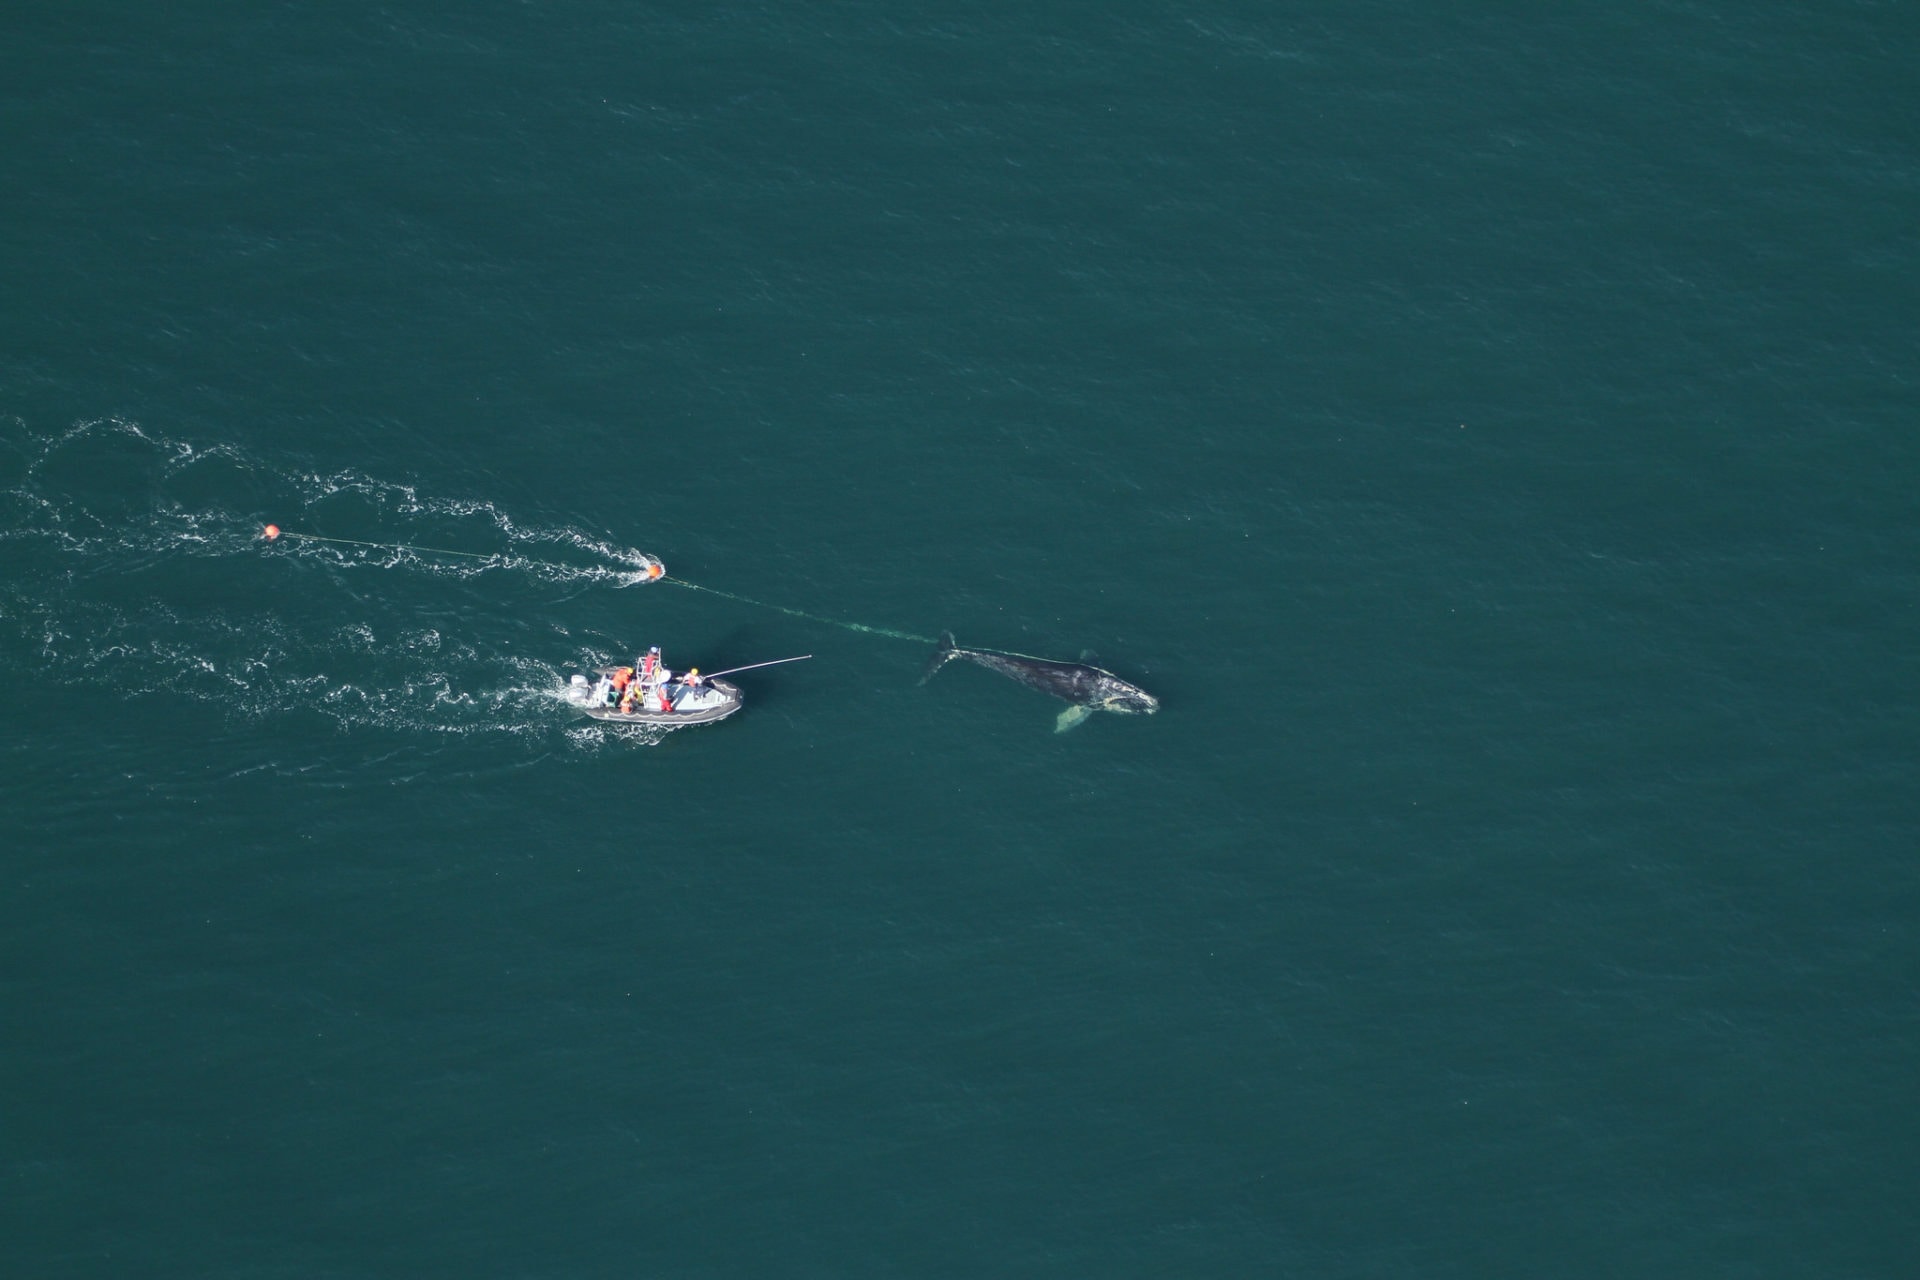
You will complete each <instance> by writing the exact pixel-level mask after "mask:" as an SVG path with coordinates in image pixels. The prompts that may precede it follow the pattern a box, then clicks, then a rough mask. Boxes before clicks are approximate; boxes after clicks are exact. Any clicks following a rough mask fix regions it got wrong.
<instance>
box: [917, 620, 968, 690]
mask: <svg viewBox="0 0 1920 1280" xmlns="http://www.w3.org/2000/svg"><path fill="white" fill-rule="evenodd" d="M959 653H960V646H959V645H956V644H955V643H954V642H953V632H951V631H942V632H941V633H940V644H939V647H938V648H936V649H935V650H934V651H933V656H932V657H931V658H928V659H927V669H926V670H925V671H922V672H921V673H920V683H921V684H925V683H926V682H927V681H929V680H931V679H933V678H934V676H936V675H938V674H939V672H940V668H942V667H944V666H946V665H947V664H948V663H949V662H951V661H953V660H954V658H956V657H958V656H959Z"/></svg>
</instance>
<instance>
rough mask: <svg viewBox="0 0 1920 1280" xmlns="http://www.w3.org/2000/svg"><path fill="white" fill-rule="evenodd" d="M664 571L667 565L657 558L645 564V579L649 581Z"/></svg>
mask: <svg viewBox="0 0 1920 1280" xmlns="http://www.w3.org/2000/svg"><path fill="white" fill-rule="evenodd" d="M666 571H667V566H665V565H663V564H661V563H660V562H659V561H658V560H655V561H654V562H653V563H652V564H650V565H648V566H647V580H648V581H649V582H651V581H652V580H653V579H655V578H658V577H660V576H662V575H663V574H665V573H666Z"/></svg>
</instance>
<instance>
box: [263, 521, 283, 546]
mask: <svg viewBox="0 0 1920 1280" xmlns="http://www.w3.org/2000/svg"><path fill="white" fill-rule="evenodd" d="M262 532H263V533H265V534H266V535H267V541H268V542H272V541H273V540H274V539H275V538H277V537H279V536H280V526H279V525H277V524H270V525H268V526H267V527H266V528H265V529H264V530H262Z"/></svg>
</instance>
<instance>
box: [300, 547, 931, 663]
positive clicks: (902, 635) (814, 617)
mask: <svg viewBox="0 0 1920 1280" xmlns="http://www.w3.org/2000/svg"><path fill="white" fill-rule="evenodd" d="M262 533H263V536H265V538H266V539H267V541H269V542H272V541H274V540H275V539H276V538H300V539H304V540H305V541H307V542H331V543H335V544H337V545H339V546H343V547H372V548H373V549H374V550H376V551H412V552H416V553H421V552H424V553H426V554H428V555H436V556H463V557H465V558H466V559H469V560H495V559H499V558H500V556H501V555H502V554H504V553H502V552H497V551H495V552H488V553H486V554H482V553H480V552H477V551H450V550H448V549H447V548H445V547H417V546H414V545H413V544H411V543H407V542H363V541H361V540H360V539H358V538H327V537H322V536H321V535H320V534H317V533H296V532H294V531H293V530H291V529H282V528H281V527H280V526H279V525H274V524H270V525H268V526H267V527H266V528H265V529H264V530H263V531H262ZM645 560H646V570H645V571H646V574H647V580H648V581H650V582H651V581H664V582H671V583H673V584H675V585H676V586H681V587H685V588H686V589H687V590H689V591H704V592H706V593H707V594H708V595H710V596H722V597H725V598H726V599H728V600H738V601H739V602H740V603H741V604H750V605H752V606H754V607H755V608H757V609H772V610H773V611H774V612H775V613H784V614H786V615H787V616H788V617H791V618H805V619H806V620H807V621H808V622H818V623H822V624H824V625H826V626H829V627H842V628H845V629H846V630H848V631H858V632H861V633H862V634H864V635H870V636H887V637H890V638H891V639H894V640H909V641H912V642H913V643H915V644H932V643H934V641H933V637H932V636H923V635H918V634H916V633H914V632H912V631H896V630H894V629H893V628H892V627H869V626H867V625H866V624H865V623H861V622H847V621H844V620H843V619H840V618H823V617H821V616H820V615H819V614H817V613H808V612H806V611H805V610H803V609H789V608H787V606H785V605H783V604H768V603H767V602H766V601H765V600H753V599H749V598H748V597H746V596H739V595H735V594H734V593H733V592H731V591H722V590H720V589H719V588H718V587H703V586H701V585H700V584H699V583H697V582H688V581H687V580H686V579H685V578H669V577H667V576H666V572H665V568H664V566H662V565H661V563H660V562H659V561H658V560H656V559H654V558H653V557H652V556H646V557H645Z"/></svg>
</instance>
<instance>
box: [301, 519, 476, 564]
mask: <svg viewBox="0 0 1920 1280" xmlns="http://www.w3.org/2000/svg"><path fill="white" fill-rule="evenodd" d="M272 527H273V526H271V525H269V526H268V528H272ZM267 538H268V540H269V541H271V540H273V539H275V538H299V539H300V540H301V541H303V542H335V543H338V544H339V545H341V546H343V547H372V548H373V549H374V550H376V551H424V552H427V553H428V554H430V555H436V556H465V557H466V558H467V559H469V560H492V559H495V558H496V557H498V556H500V555H503V554H505V553H504V552H499V551H487V552H480V551H449V550H447V549H446V548H445V547H416V546H414V545H413V544H412V543H410V542H362V541H360V539H358V538H323V537H321V536H320V535H319V534H317V533H295V532H293V530H291V529H274V531H273V532H272V533H270V534H268V535H267Z"/></svg>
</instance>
